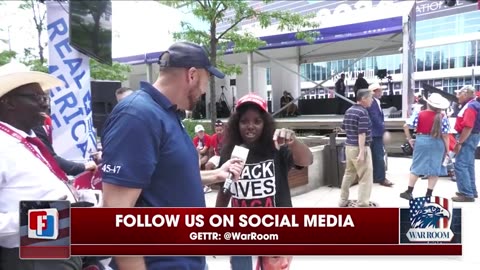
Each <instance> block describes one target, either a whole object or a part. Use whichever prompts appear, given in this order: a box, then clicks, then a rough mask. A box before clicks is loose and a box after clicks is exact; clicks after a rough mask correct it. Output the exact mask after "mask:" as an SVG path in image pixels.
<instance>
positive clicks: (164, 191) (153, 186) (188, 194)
mask: <svg viewBox="0 0 480 270" xmlns="http://www.w3.org/2000/svg"><path fill="white" fill-rule="evenodd" d="M158 63H159V66H160V72H159V75H158V79H157V80H156V81H155V83H154V84H153V85H152V84H150V83H147V82H142V83H141V84H140V86H141V87H140V88H141V89H140V90H139V91H135V92H134V93H133V94H131V95H129V96H128V97H126V98H125V99H124V100H122V102H120V103H119V104H118V105H117V106H115V108H114V110H113V112H112V113H111V114H110V115H109V117H108V119H107V121H106V123H105V129H104V134H103V136H102V144H103V164H104V166H103V168H102V170H103V197H104V206H105V207H135V206H136V207H205V197H204V193H203V185H209V184H213V183H217V182H223V181H224V180H225V179H226V178H227V177H228V174H229V172H231V173H232V174H233V175H234V178H238V175H239V174H240V171H241V170H242V168H243V164H241V163H240V162H239V161H238V160H230V161H229V162H227V164H226V165H223V166H222V167H220V168H218V169H216V170H211V171H202V172H200V170H199V168H198V154H197V150H196V149H195V147H194V146H193V144H192V141H191V139H190V137H189V135H188V134H187V132H186V131H185V127H184V126H183V124H182V121H181V120H180V119H179V117H178V114H177V109H182V110H192V109H193V107H194V106H195V103H196V102H197V101H198V100H199V99H200V97H201V95H202V94H204V93H205V91H206V89H207V88H208V82H209V78H210V76H211V75H214V76H216V77H218V78H223V77H224V76H225V75H224V74H223V73H221V72H220V71H219V70H217V69H216V68H215V67H213V66H212V65H211V64H210V61H209V59H208V56H207V53H206V51H205V50H204V49H203V48H202V47H200V46H198V45H195V44H192V43H187V42H178V43H175V44H173V45H172V46H171V47H170V48H169V49H168V50H167V51H166V52H164V53H162V55H161V56H160V58H159V62H158ZM116 264H117V267H118V269H136V270H145V269H149V270H157V269H162V270H163V269H178V270H182V269H185V270H186V269H191V270H193V269H195V270H204V269H205V257H180V256H178V257H177V256H172V257H145V258H144V257H118V258H116Z"/></svg>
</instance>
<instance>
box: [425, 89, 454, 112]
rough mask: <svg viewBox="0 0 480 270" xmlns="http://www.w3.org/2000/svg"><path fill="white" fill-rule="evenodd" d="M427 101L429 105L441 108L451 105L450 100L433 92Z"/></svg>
mask: <svg viewBox="0 0 480 270" xmlns="http://www.w3.org/2000/svg"><path fill="white" fill-rule="evenodd" d="M426 101H427V103H428V105H430V106H432V107H434V108H437V109H440V110H445V109H447V108H448V107H450V102H449V101H448V100H447V99H446V98H444V97H442V95H440V94H438V93H432V94H431V95H430V96H429V97H428V99H427V100H426Z"/></svg>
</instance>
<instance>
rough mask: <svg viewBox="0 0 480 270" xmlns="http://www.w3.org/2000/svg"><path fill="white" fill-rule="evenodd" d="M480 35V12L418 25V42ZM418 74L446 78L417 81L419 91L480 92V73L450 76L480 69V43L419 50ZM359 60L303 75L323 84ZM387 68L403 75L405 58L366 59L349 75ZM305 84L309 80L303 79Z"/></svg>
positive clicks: (322, 65)
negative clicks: (468, 89) (465, 88)
mask: <svg viewBox="0 0 480 270" xmlns="http://www.w3.org/2000/svg"><path fill="white" fill-rule="evenodd" d="M478 32H480V11H472V12H467V13H462V14H456V15H452V16H447V17H439V18H434V19H428V20H424V21H418V22H417V24H416V40H417V42H418V41H429V40H432V39H436V38H448V37H452V38H454V37H455V36H461V35H465V34H471V33H478ZM415 58H416V63H415V71H416V72H425V71H436V70H445V73H444V76H443V78H432V79H431V80H430V79H427V80H422V81H416V83H415V90H416V91H418V90H419V89H420V88H421V84H422V83H428V84H430V85H433V86H435V87H437V88H440V89H443V90H444V91H447V92H450V93H453V91H454V90H456V89H458V87H459V86H463V85H465V84H472V85H474V86H475V87H476V88H477V89H480V74H475V78H474V81H472V75H471V74H469V75H466V76H464V77H452V78H450V77H449V72H448V70H451V69H457V68H466V67H475V66H480V40H470V41H465V42H458V43H452V44H448V45H439V46H431V47H423V48H417V49H416V51H415ZM354 61H355V59H340V60H335V61H327V62H317V63H306V64H302V65H301V66H300V72H301V74H302V75H304V76H306V77H308V78H309V79H311V80H314V81H323V80H327V79H330V78H331V76H330V75H331V74H332V73H335V72H336V71H340V70H343V69H344V67H349V66H351V64H352V63H353V62H354ZM379 69H386V70H387V73H388V74H401V70H402V55H401V54H393V55H383V56H370V57H365V58H363V59H361V60H360V61H358V62H357V63H355V64H354V65H353V66H351V67H350V68H348V69H347V70H346V71H345V72H346V73H348V72H353V71H355V70H374V71H375V74H376V72H377V70H379ZM266 75H267V84H269V85H270V84H271V80H270V70H269V69H267V74H266ZM302 81H305V80H304V79H303V78H302Z"/></svg>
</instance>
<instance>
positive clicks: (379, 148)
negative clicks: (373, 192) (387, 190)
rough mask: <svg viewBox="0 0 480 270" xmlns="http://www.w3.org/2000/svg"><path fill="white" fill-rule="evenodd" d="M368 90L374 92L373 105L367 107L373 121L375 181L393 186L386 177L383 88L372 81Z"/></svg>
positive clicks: (371, 146)
mask: <svg viewBox="0 0 480 270" xmlns="http://www.w3.org/2000/svg"><path fill="white" fill-rule="evenodd" d="M368 90H370V91H372V94H373V101H372V106H370V107H369V108H368V109H367V110H368V114H369V116H370V121H371V122H372V144H371V145H370V148H371V150H372V162H373V183H377V184H380V185H382V186H386V187H391V186H392V185H393V183H392V182H390V181H389V180H388V179H387V178H386V177H385V150H384V146H383V135H384V133H385V118H384V116H383V111H382V106H381V104H380V98H381V97H382V94H383V92H382V91H383V90H382V87H381V86H380V84H378V83H372V84H371V85H370V86H369V87H368Z"/></svg>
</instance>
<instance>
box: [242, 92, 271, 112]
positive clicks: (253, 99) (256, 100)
mask: <svg viewBox="0 0 480 270" xmlns="http://www.w3.org/2000/svg"><path fill="white" fill-rule="evenodd" d="M249 103H250V104H255V105H257V106H258V107H259V108H260V109H262V111H264V112H266V111H267V102H266V101H265V100H264V99H263V98H262V97H260V96H259V95H256V94H254V93H250V94H247V95H245V96H243V97H241V98H240V99H239V100H238V101H237V106H236V108H237V109H238V108H239V107H241V106H243V105H245V104H249Z"/></svg>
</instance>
